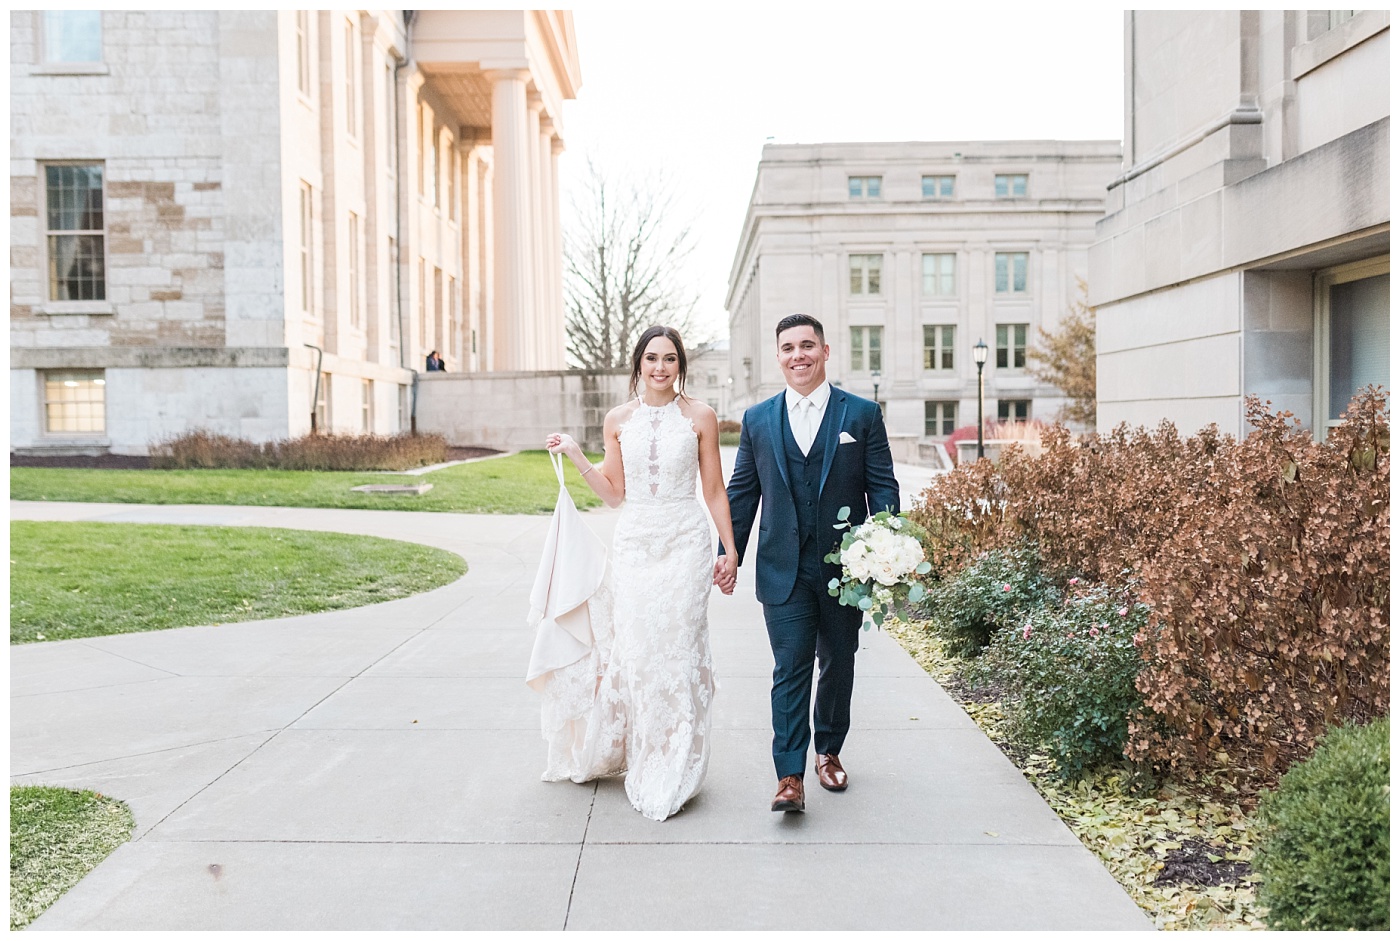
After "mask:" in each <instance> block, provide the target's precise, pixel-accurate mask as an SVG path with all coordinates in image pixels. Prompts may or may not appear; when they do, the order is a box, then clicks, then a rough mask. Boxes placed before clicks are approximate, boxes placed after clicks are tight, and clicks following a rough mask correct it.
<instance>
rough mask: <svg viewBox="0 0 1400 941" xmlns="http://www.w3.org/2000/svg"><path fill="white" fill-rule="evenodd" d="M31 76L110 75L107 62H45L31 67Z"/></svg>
mask: <svg viewBox="0 0 1400 941" xmlns="http://www.w3.org/2000/svg"><path fill="white" fill-rule="evenodd" d="M29 74H30V75H109V74H111V70H110V69H109V68H107V63H105V62H43V63H40V64H39V65H31V66H30V67H29Z"/></svg>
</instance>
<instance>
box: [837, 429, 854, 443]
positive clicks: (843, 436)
mask: <svg viewBox="0 0 1400 941" xmlns="http://www.w3.org/2000/svg"><path fill="white" fill-rule="evenodd" d="M840 443H841V444H855V443H856V439H855V438H852V437H851V436H850V435H849V434H847V433H846V432H844V431H843V432H841V441H840Z"/></svg>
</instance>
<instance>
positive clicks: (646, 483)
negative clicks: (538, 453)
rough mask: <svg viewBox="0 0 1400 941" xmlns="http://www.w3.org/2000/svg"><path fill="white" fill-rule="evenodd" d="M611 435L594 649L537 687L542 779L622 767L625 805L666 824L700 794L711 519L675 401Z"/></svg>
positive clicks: (587, 776)
mask: <svg viewBox="0 0 1400 941" xmlns="http://www.w3.org/2000/svg"><path fill="white" fill-rule="evenodd" d="M618 439H619V441H620V443H621V445H622V464H623V468H624V473H625V474H626V487H627V498H626V501H625V502H624V503H623V508H622V515H621V518H620V519H619V520H618V523H617V529H616V531H615V533H614V535H613V551H612V561H611V568H610V574H609V578H608V585H607V586H606V588H605V591H604V592H600V595H602V596H603V597H600V598H597V599H595V610H596V612H597V613H598V614H599V615H601V616H598V617H596V619H595V621H594V648H593V652H592V653H591V654H590V656H588V657H585V658H584V659H583V660H582V661H580V662H579V663H577V664H574V665H573V666H571V667H568V668H567V669H564V670H560V671H557V672H556V674H555V675H554V677H553V678H551V680H550V682H549V684H548V686H547V687H546V688H545V690H544V696H545V704H544V731H545V738H546V739H547V740H549V742H550V748H549V759H548V766H547V768H546V770H545V773H544V779H545V780H550V781H558V780H563V779H565V778H569V779H572V780H574V781H578V782H583V781H587V780H591V779H593V778H597V777H601V776H604V775H609V774H616V773H619V772H621V771H623V770H624V769H625V770H626V772H627V777H626V790H627V797H628V799H629V800H630V801H631V802H632V806H633V807H635V808H636V809H637V810H638V811H640V812H641V813H642V814H644V815H645V816H647V817H650V818H651V819H653V820H665V819H666V818H667V817H669V816H671V815H672V814H674V813H676V812H677V811H678V810H680V809H681V807H682V806H684V804H685V802H686V801H688V800H689V799H690V798H691V797H693V796H695V793H696V792H697V791H699V789H700V783H701V782H702V781H703V780H704V778H705V769H706V766H707V765H708V764H709V758H710V706H711V703H712V702H713V700H714V691H715V678H714V669H713V666H712V664H711V660H710V637H709V621H708V613H707V606H708V604H709V596H710V586H711V577H712V571H713V562H714V557H713V549H712V546H711V542H710V523H709V517H708V515H707V514H706V512H705V508H704V507H703V506H702V505H701V503H700V501H699V499H698V498H697V495H696V476H697V474H698V471H699V441H698V439H697V437H696V434H695V429H694V426H693V425H692V424H691V422H690V420H689V419H687V418H686V417H685V416H684V415H683V414H681V410H680V405H679V403H678V402H676V401H672V402H671V403H670V404H668V405H665V406H662V407H660V408H657V407H653V406H649V405H639V406H638V408H637V410H636V412H634V413H633V415H632V416H631V417H630V418H629V419H628V420H627V421H626V422H625V423H624V424H623V426H622V428H621V430H620V431H619V434H618ZM609 608H610V610H609Z"/></svg>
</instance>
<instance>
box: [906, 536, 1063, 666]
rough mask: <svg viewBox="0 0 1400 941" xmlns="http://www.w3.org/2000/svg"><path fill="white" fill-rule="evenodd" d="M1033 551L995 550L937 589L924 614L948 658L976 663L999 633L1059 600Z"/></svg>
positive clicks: (929, 597)
mask: <svg viewBox="0 0 1400 941" xmlns="http://www.w3.org/2000/svg"><path fill="white" fill-rule="evenodd" d="M1055 597H1056V592H1055V589H1054V587H1053V586H1052V585H1051V584H1050V583H1049V582H1048V581H1047V580H1046V579H1045V578H1044V577H1042V576H1041V574H1040V562H1039V558H1038V557H1037V555H1036V552H1035V550H1034V549H1031V548H1027V547H1022V548H1018V549H996V550H993V551H991V552H986V553H983V554H982V555H981V556H979V557H978V558H977V559H976V560H974V561H973V562H972V564H970V565H968V566H967V567H965V568H964V569H962V571H960V572H958V573H957V574H956V575H953V576H952V577H951V578H947V579H945V580H943V581H941V582H937V583H935V584H934V586H933V588H932V589H930V591H929V595H928V599H929V600H928V602H927V603H926V605H925V611H926V612H927V614H928V617H929V620H930V621H931V622H933V629H934V632H935V633H937V634H938V636H939V637H941V638H942V639H943V643H944V647H945V649H946V650H947V651H948V653H949V654H951V655H953V656H956V657H975V656H977V654H978V653H980V652H981V650H982V648H984V647H986V646H987V644H988V643H990V642H991V639H992V635H993V634H994V633H995V632H996V631H997V630H998V629H999V628H1004V627H1007V626H1008V625H1011V624H1018V623H1020V622H1022V621H1023V620H1024V619H1025V616H1026V615H1027V614H1028V613H1029V612H1030V611H1033V610H1035V609H1036V608H1039V607H1040V606H1042V605H1044V604H1046V603H1048V602H1051V601H1053V600H1055Z"/></svg>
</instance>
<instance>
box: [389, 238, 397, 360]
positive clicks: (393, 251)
mask: <svg viewBox="0 0 1400 941" xmlns="http://www.w3.org/2000/svg"><path fill="white" fill-rule="evenodd" d="M386 254H387V255H388V258H389V268H388V271H389V276H388V278H386V280H387V281H388V283H389V303H388V306H387V308H386V310H388V311H389V345H390V346H395V347H397V346H398V345H399V315H398V313H396V312H397V311H399V310H400V308H399V305H398V304H396V303H394V291H395V287H394V285H395V284H397V282H398V279H397V278H395V277H394V271H395V270H397V268H398V264H399V243H398V242H397V241H396V240H395V239H394V237H393V236H392V235H391V236H389V241H388V248H387V251H386Z"/></svg>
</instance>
